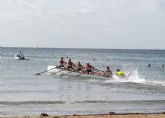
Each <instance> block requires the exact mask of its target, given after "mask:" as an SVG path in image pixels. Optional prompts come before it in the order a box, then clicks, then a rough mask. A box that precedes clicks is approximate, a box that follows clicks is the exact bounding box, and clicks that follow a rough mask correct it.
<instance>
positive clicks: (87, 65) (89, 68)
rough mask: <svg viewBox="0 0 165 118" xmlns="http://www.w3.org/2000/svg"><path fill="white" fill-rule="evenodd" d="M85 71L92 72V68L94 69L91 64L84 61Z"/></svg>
mask: <svg viewBox="0 0 165 118" xmlns="http://www.w3.org/2000/svg"><path fill="white" fill-rule="evenodd" d="M85 69H86V72H87V74H93V69H95V68H94V67H93V66H92V65H90V63H86V67H85Z"/></svg>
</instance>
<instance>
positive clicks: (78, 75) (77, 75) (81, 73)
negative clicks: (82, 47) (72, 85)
mask: <svg viewBox="0 0 165 118" xmlns="http://www.w3.org/2000/svg"><path fill="white" fill-rule="evenodd" d="M82 74H85V73H80V74H78V75H76V76H75V77H78V76H80V75H82Z"/></svg>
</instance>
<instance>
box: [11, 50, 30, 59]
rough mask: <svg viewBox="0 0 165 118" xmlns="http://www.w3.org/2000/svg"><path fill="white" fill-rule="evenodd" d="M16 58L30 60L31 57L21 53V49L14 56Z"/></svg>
mask: <svg viewBox="0 0 165 118" xmlns="http://www.w3.org/2000/svg"><path fill="white" fill-rule="evenodd" d="M14 59H17V60H29V58H27V57H25V56H24V55H23V54H22V53H21V51H20V53H19V54H16V55H15V56H14Z"/></svg>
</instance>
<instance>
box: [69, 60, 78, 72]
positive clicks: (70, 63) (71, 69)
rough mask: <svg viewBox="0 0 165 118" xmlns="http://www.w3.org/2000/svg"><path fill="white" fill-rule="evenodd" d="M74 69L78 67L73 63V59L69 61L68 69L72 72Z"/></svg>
mask: <svg viewBox="0 0 165 118" xmlns="http://www.w3.org/2000/svg"><path fill="white" fill-rule="evenodd" d="M73 67H76V66H75V64H74V63H73V62H72V60H71V59H69V60H68V63H67V69H68V70H70V71H74V70H75V69H74V68H73Z"/></svg>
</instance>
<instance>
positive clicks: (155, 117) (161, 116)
mask: <svg viewBox="0 0 165 118" xmlns="http://www.w3.org/2000/svg"><path fill="white" fill-rule="evenodd" d="M0 118H165V113H153V114H152V113H148V114H147V113H145V114H142V113H131V114H129V113H126V114H115V113H109V114H92V115H77V114H74V115H63V116H50V115H48V116H47V114H44V115H40V116H22V117H21V116H19V117H0Z"/></svg>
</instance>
